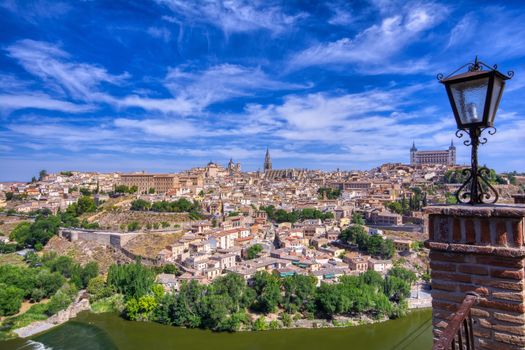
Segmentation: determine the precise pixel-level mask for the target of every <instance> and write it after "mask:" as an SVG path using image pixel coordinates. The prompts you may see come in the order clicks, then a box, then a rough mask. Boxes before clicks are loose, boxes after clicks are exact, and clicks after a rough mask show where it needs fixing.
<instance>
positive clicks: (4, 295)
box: [0, 283, 24, 316]
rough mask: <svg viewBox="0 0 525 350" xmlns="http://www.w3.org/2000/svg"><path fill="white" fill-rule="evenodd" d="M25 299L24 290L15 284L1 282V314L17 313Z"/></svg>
mask: <svg viewBox="0 0 525 350" xmlns="http://www.w3.org/2000/svg"><path fill="white" fill-rule="evenodd" d="M23 300H24V291H23V290H22V289H20V288H17V287H15V286H10V285H7V284H5V283H0V316H9V315H13V314H16V313H17V312H18V310H20V306H21V305H22V301H23Z"/></svg>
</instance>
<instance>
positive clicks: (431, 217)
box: [428, 215, 435, 241]
mask: <svg viewBox="0 0 525 350" xmlns="http://www.w3.org/2000/svg"><path fill="white" fill-rule="evenodd" d="M434 222H435V220H434V215H429V216H428V239H430V240H431V241H433V240H434V239H435V232H434V231H435V230H434Z"/></svg>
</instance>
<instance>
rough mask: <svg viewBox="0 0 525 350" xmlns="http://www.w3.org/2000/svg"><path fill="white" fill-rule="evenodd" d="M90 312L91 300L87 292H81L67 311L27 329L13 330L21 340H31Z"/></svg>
mask: <svg viewBox="0 0 525 350" xmlns="http://www.w3.org/2000/svg"><path fill="white" fill-rule="evenodd" d="M88 310H90V304H89V300H88V299H87V298H86V296H85V291H80V292H79V293H78V295H77V297H76V298H75V300H74V301H73V303H72V304H71V305H69V306H68V307H67V308H66V309H65V310H61V311H59V312H58V313H56V314H55V315H53V316H51V317H49V318H48V319H47V320H43V321H35V322H33V323H31V324H29V325H27V326H25V327H21V328H17V329H14V330H13V333H15V334H16V335H17V336H19V337H20V338H29V337H32V336H34V335H36V334H39V333H42V332H45V331H47V330H49V329H51V328H54V327H56V326H58V325H61V324H63V323H66V322H67V321H69V320H71V319H72V318H75V317H77V315H78V314H79V313H80V312H82V311H88Z"/></svg>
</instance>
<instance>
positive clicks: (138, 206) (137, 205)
mask: <svg viewBox="0 0 525 350" xmlns="http://www.w3.org/2000/svg"><path fill="white" fill-rule="evenodd" d="M150 208H151V203H150V202H148V201H146V200H144V199H137V200H134V201H133V202H131V210H136V211H146V210H149V209H150Z"/></svg>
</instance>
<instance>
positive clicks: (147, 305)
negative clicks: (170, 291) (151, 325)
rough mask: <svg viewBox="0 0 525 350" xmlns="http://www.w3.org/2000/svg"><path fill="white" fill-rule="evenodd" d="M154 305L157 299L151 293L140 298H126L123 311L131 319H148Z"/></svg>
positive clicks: (155, 305)
mask: <svg viewBox="0 0 525 350" xmlns="http://www.w3.org/2000/svg"><path fill="white" fill-rule="evenodd" d="M156 307H157V300H156V299H155V297H154V296H153V295H143V296H141V297H140V298H130V299H128V300H127V301H126V308H125V313H126V316H127V317H128V318H129V319H130V320H132V321H148V320H149V319H150V318H151V316H152V314H153V311H154V310H155V308H156Z"/></svg>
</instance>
